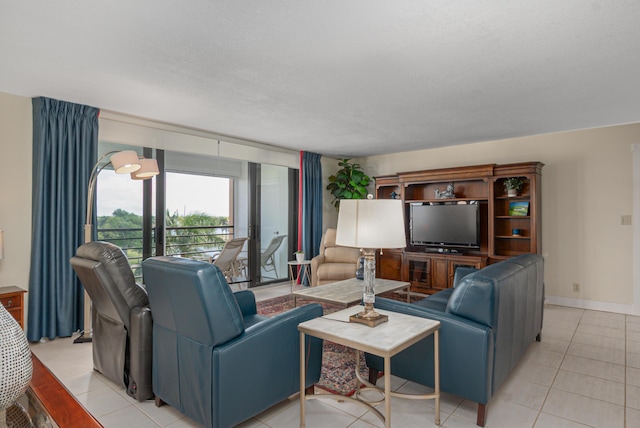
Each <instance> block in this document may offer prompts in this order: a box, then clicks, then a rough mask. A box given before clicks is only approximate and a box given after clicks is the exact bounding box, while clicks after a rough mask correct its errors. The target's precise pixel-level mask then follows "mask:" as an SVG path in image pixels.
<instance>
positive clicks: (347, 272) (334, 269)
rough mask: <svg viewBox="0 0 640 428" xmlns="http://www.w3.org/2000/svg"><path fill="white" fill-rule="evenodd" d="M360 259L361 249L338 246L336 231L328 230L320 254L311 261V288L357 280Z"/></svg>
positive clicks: (323, 236)
mask: <svg viewBox="0 0 640 428" xmlns="http://www.w3.org/2000/svg"><path fill="white" fill-rule="evenodd" d="M359 258H360V250H359V249H357V248H350V247H341V246H339V245H336V229H327V230H326V231H325V232H324V234H323V235H322V241H321V242H320V254H318V255H317V256H315V257H314V258H313V259H311V286H312V287H316V286H318V285H322V284H328V283H330V282H335V281H342V280H343V279H349V278H355V276H356V269H358V259H359Z"/></svg>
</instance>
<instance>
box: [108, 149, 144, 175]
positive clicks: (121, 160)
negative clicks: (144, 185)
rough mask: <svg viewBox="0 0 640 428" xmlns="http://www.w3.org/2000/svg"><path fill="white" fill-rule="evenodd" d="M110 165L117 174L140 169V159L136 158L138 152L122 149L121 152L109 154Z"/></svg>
mask: <svg viewBox="0 0 640 428" xmlns="http://www.w3.org/2000/svg"><path fill="white" fill-rule="evenodd" d="M111 165H113V169H114V171H115V172H116V173H118V174H127V173H130V172H134V171H137V170H139V169H140V167H141V165H140V161H139V160H138V153H136V152H135V151H133V150H123V151H121V152H117V153H114V154H113V155H112V156H111Z"/></svg>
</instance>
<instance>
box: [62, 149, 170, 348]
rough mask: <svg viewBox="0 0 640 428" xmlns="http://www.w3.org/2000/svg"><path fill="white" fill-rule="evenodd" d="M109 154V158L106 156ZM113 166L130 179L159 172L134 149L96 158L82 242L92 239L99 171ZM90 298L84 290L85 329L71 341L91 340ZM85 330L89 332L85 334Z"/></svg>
mask: <svg viewBox="0 0 640 428" xmlns="http://www.w3.org/2000/svg"><path fill="white" fill-rule="evenodd" d="M109 155H111V157H110V158H109V160H106V159H107V156H109ZM109 165H111V166H113V170H114V171H115V172H116V174H131V179H132V180H147V179H149V178H151V177H154V176H156V175H158V174H159V173H160V171H159V169H158V162H157V161H156V160H155V159H147V158H144V157H139V156H138V153H137V152H135V151H134V150H122V151H119V150H114V151H111V152H107V153H105V154H104V155H102V156H101V157H100V159H98V162H96V164H95V165H94V166H93V168H92V169H91V175H90V176H89V187H88V189H87V211H86V213H87V216H86V220H85V223H84V242H85V243H87V242H91V241H92V240H93V236H92V235H93V205H94V197H95V193H96V184H97V181H98V175H99V174H100V172H101V171H102V170H103V169H105V168H106V167H108V166H109ZM90 308H91V299H90V298H89V295H88V294H87V292H86V291H85V292H84V326H85V329H84V331H82V332H81V333H80V336H78V337H77V338H76V339H75V340H74V341H73V343H84V342H91V333H90V332H91V327H90V326H91V309H90ZM87 331H89V333H88V334H87Z"/></svg>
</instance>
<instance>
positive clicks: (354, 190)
mask: <svg viewBox="0 0 640 428" xmlns="http://www.w3.org/2000/svg"><path fill="white" fill-rule="evenodd" d="M349 160H350V159H342V160H341V161H340V162H339V163H338V166H340V167H341V168H340V169H339V170H338V171H337V172H336V173H335V174H334V175H331V176H330V177H329V184H328V185H327V190H329V191H330V192H331V194H332V195H333V201H332V202H331V203H332V204H333V206H334V207H336V209H338V208H339V207H340V199H365V198H366V197H367V186H368V185H369V183H370V182H371V178H369V176H368V175H367V174H365V173H364V171H362V167H361V166H360V164H357V163H350V162H349Z"/></svg>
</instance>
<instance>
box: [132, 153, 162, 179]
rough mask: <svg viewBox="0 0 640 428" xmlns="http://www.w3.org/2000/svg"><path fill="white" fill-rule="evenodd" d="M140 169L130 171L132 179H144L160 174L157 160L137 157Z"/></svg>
mask: <svg viewBox="0 0 640 428" xmlns="http://www.w3.org/2000/svg"><path fill="white" fill-rule="evenodd" d="M138 162H140V169H139V170H137V171H133V172H132V173H131V179H132V180H146V179H147V178H151V177H154V176H156V175H158V174H160V170H159V169H158V161H156V160H155V159H146V158H142V159H139V160H138Z"/></svg>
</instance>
